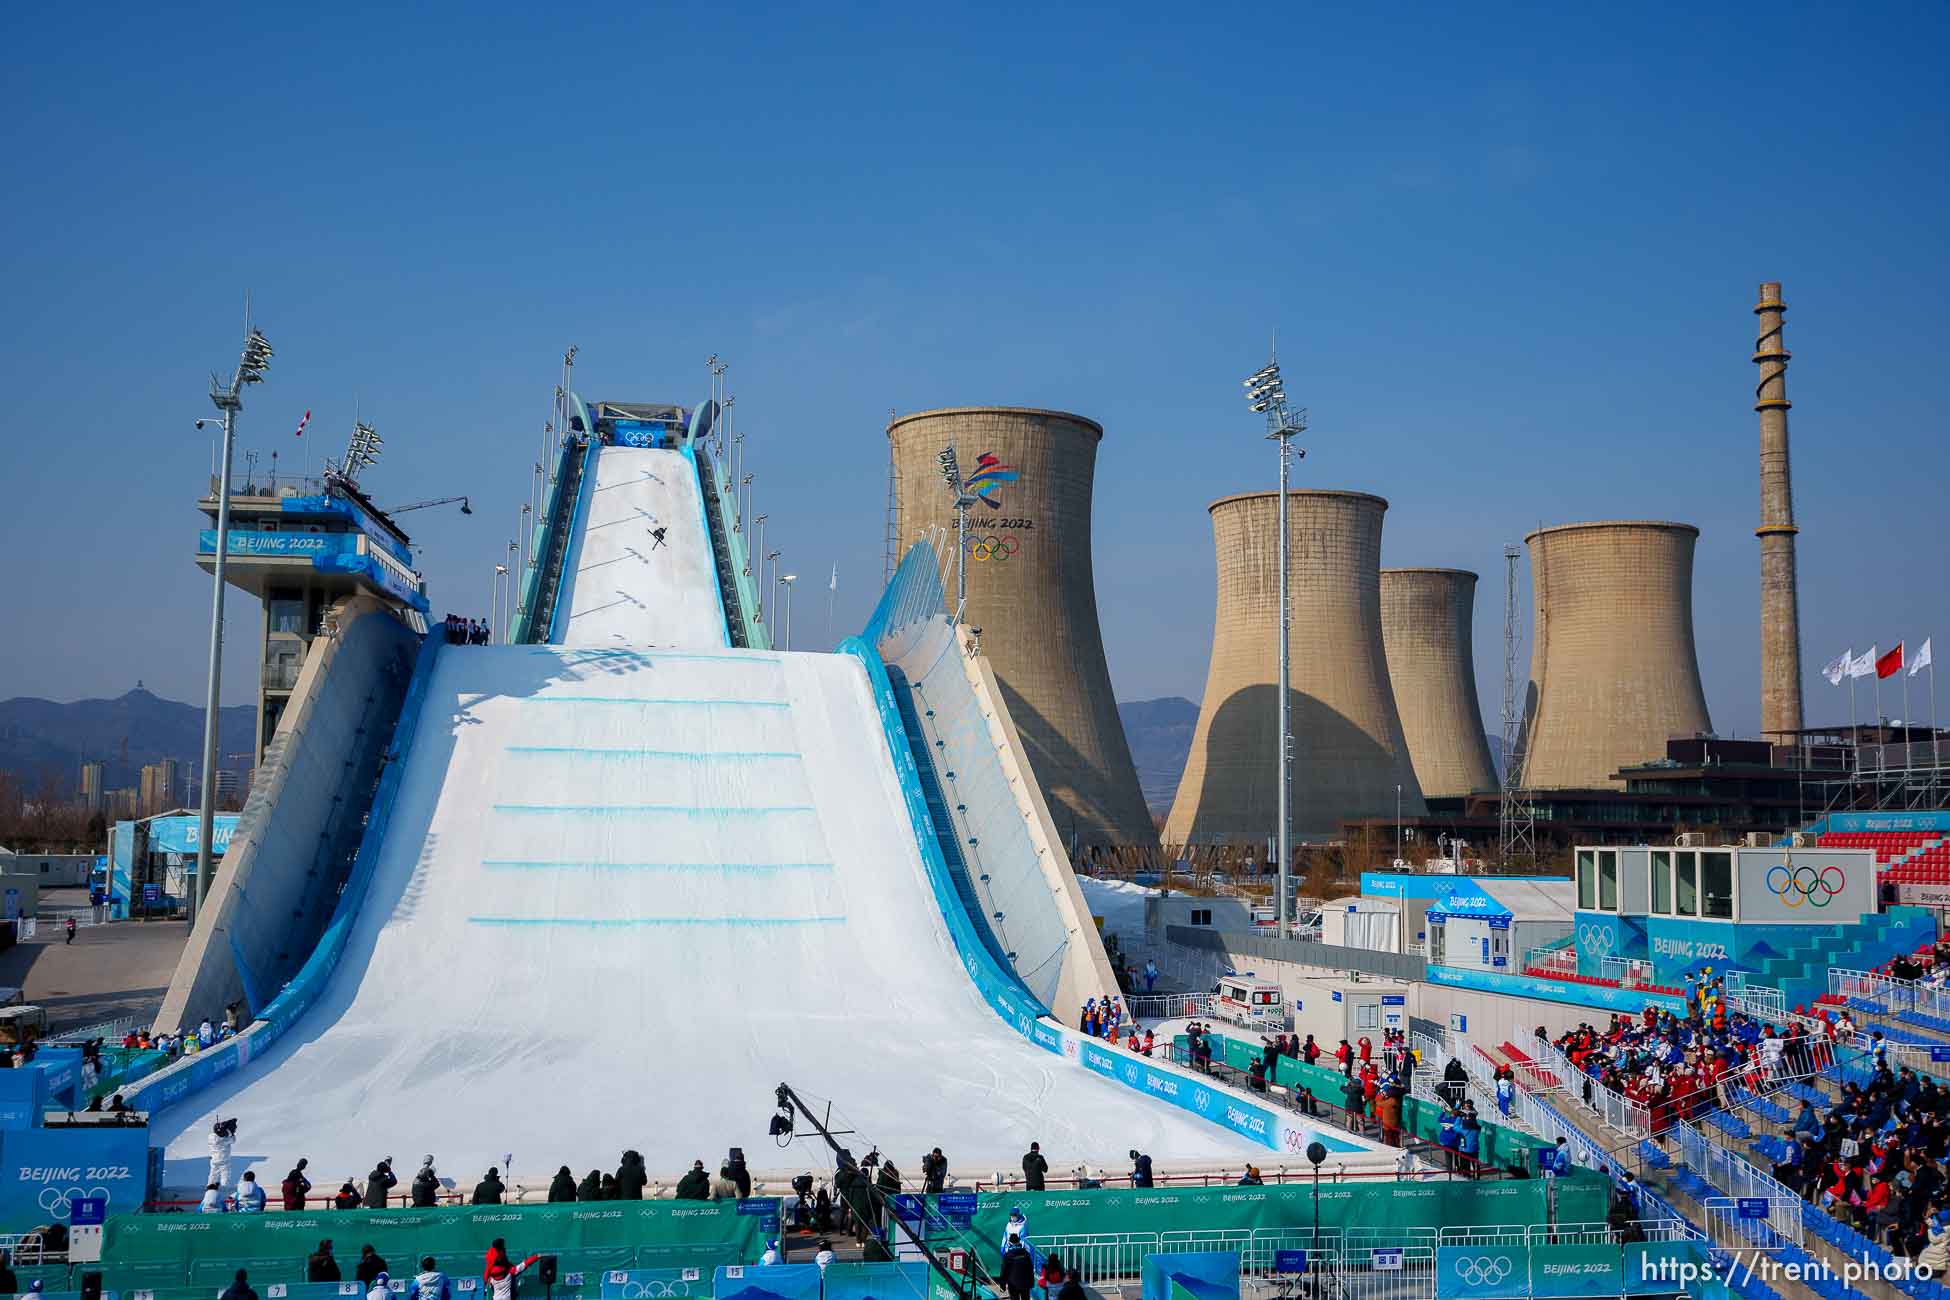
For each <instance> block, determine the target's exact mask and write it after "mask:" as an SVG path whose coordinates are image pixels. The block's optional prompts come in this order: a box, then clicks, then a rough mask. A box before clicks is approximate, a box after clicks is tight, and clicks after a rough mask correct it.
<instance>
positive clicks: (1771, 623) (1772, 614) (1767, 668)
mask: <svg viewBox="0 0 1950 1300" xmlns="http://www.w3.org/2000/svg"><path fill="white" fill-rule="evenodd" d="M1786 313H1787V304H1786V303H1784V302H1782V301H1781V286H1780V285H1779V284H1775V283H1769V284H1763V285H1761V287H1760V301H1759V302H1758V303H1755V304H1754V314H1755V315H1756V316H1758V317H1759V318H1760V337H1759V338H1757V339H1756V340H1755V341H1754V364H1755V365H1757V366H1759V367H1760V386H1759V387H1758V388H1756V389H1755V390H1754V409H1755V410H1756V411H1758V412H1760V527H1759V528H1756V529H1755V530H1754V534H1755V536H1757V537H1759V538H1760V729H1761V732H1762V733H1763V734H1776V735H1778V734H1779V733H1783V732H1789V731H1799V730H1800V729H1801V601H1800V596H1799V594H1798V592H1797V591H1796V588H1795V576H1794V535H1795V533H1796V532H1797V531H1799V530H1797V529H1796V528H1795V526H1794V484H1793V480H1792V478H1791V477H1790V475H1789V472H1788V417H1787V413H1788V407H1789V405H1791V403H1789V401H1788V398H1787V363H1788V351H1787V348H1786V347H1785V346H1784V345H1783V341H1782V335H1781V318H1782V316H1784V315H1785V314H1786Z"/></svg>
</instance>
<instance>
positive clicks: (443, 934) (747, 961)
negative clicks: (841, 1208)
mask: <svg viewBox="0 0 1950 1300" xmlns="http://www.w3.org/2000/svg"><path fill="white" fill-rule="evenodd" d="M879 717H880V715H879V712H878V710H877V704H876V701H875V699H874V698H873V695H872V693H871V691H870V688H869V681H868V676H867V673H866V672H864V671H863V669H862V665H861V663H860V662H858V661H856V660H855V659H854V658H851V657H846V656H830V655H808V654H766V653H760V652H746V651H718V652H692V653H685V652H672V651H606V650H594V649H577V648H574V647H558V646H548V647H541V646H514V647H492V648H479V647H473V648H460V647H449V648H447V649H446V650H445V652H444V653H442V654H441V655H440V656H439V658H438V661H437V663H436V664H435V666H434V669H433V675H432V678H431V681H430V682H429V685H428V692H427V697H426V701H425V704H424V706H423V708H422V710H421V713H420V716H419V719H418V723H417V731H416V735H415V737H414V740H413V745H412V749H411V756H410V758H409V759H408V762H407V766H406V769H405V772H404V774H403V776H402V778H401V783H400V793H399V799H398V803H397V805H396V808H395V810H394V814H393V817H392V822H391V826H390V829H389V830H388V832H387V834H386V837H385V841H384V843H383V844H382V846H381V848H380V850H379V853H378V858H377V862H376V867H375V875H374V879H373V883H372V886H371V889H370V892H369V893H368V895H367V897H366V899H365V900H364V903H363V905H362V906H361V908H360V911H359V913H358V917H357V920H356V923H355V924H354V925H353V926H352V930H351V934H350V938H349V942H348V943H347V945H346V949H345V952H344V955H343V957H342V959H341V960H340V962H339V965H338V967H337V969H336V971H335V972H334V974H333V976H332V978H331V980H330V982H329V984H328V985H327V986H326V988H325V991H324V993H323V995H322V996H321V997H320V999H319V1001H318V1002H317V1004H316V1005H315V1006H314V1007H313V1008H312V1009H311V1010H310V1011H309V1012H308V1013H307V1014H306V1015H305V1016H304V1018H303V1019H302V1020H300V1021H299V1022H298V1023H297V1024H295V1025H294V1026H293V1027H292V1030H291V1031H290V1032H289V1033H287V1034H286V1036H285V1037H284V1038H282V1039H281V1040H279V1041H278V1042H277V1043H276V1044H274V1045H272V1046H270V1047H269V1048H268V1049H266V1050H265V1051H263V1052H262V1053H261V1054H258V1055H257V1057H256V1059H253V1060H251V1061H249V1062H248V1063H247V1064H245V1065H244V1066H243V1068H242V1069H241V1070H239V1071H238V1072H237V1073H235V1074H233V1075H231V1076H229V1077H228V1078H225V1079H223V1080H221V1081H220V1082H218V1083H217V1084H215V1085H213V1086H211V1087H210V1088H208V1089H207V1090H205V1091H203V1092H201V1093H198V1094H196V1095H194V1096H192V1097H190V1098H187V1099H185V1101H184V1102H183V1103H182V1104H181V1105H178V1106H175V1107H172V1108H170V1109H168V1110H166V1111H164V1112H163V1113H162V1114H161V1115H159V1116H158V1118H157V1123H156V1126H155V1128H156V1139H157V1140H158V1141H159V1142H161V1143H163V1144H165V1145H166V1147H167V1151H168V1156H169V1158H170V1161H171V1168H170V1172H169V1182H170V1183H171V1184H172V1185H181V1184H195V1183H199V1182H200V1181H201V1174H200V1162H201V1161H202V1160H203V1159H204V1158H205V1156H206V1155H207V1151H206V1146H205V1134H207V1132H208V1130H209V1126H210V1124H211V1123H212V1122H213V1121H214V1118H215V1117H216V1116H217V1115H219V1114H221V1115H224V1116H232V1115H235V1116H237V1117H238V1118H239V1119H240V1120H241V1131H240V1135H239V1140H238V1146H237V1152H238V1157H239V1161H240V1163H239V1164H238V1165H237V1167H236V1168H237V1171H241V1169H242V1168H243V1167H244V1166H243V1164H242V1163H241V1161H243V1160H244V1159H246V1158H248V1159H249V1160H250V1161H252V1162H253V1163H257V1164H258V1166H259V1168H260V1170H261V1171H262V1172H260V1178H262V1177H265V1176H272V1177H279V1176H282V1174H283V1171H284V1170H285V1169H286V1168H288V1167H289V1164H290V1163H291V1161H292V1160H294V1159H295V1158H296V1157H297V1156H299V1155H304V1154H309V1155H311V1156H312V1157H313V1159H314V1161H315V1162H317V1161H320V1160H321V1157H323V1158H325V1159H327V1160H329V1163H330V1165H331V1167H333V1168H337V1167H339V1166H340V1165H341V1164H342V1163H343V1164H344V1166H345V1167H347V1168H351V1167H354V1166H359V1167H368V1166H369V1164H370V1162H371V1161H373V1160H376V1159H378V1158H379V1157H381V1156H385V1155H392V1156H396V1157H398V1158H399V1160H400V1161H401V1162H403V1163H404V1164H406V1165H407V1167H409V1168H410V1167H411V1164H412V1163H413V1157H415V1156H417V1155H418V1154H420V1153H424V1152H432V1153H434V1154H435V1155H436V1156H437V1157H438V1159H439V1161H440V1164H441V1167H442V1169H443V1170H444V1171H446V1172H448V1173H449V1174H451V1175H454V1176H459V1177H465V1178H472V1177H475V1176H478V1173H479V1171H480V1170H481V1169H483V1168H485V1167H486V1166H487V1165H488V1164H495V1163H501V1162H502V1161H503V1159H504V1157H505V1156H507V1155H508V1154H509V1153H513V1155H514V1165H515V1168H516V1169H517V1170H518V1171H525V1170H538V1169H543V1168H544V1167H545V1168H547V1169H553V1167H554V1166H555V1165H557V1164H560V1163H563V1162H567V1163H569V1164H570V1165H571V1166H572V1167H575V1168H578V1169H581V1168H588V1167H590V1166H592V1165H606V1164H607V1163H608V1162H611V1161H613V1160H614V1159H615V1158H616V1153H617V1152H618V1151H619V1150H621V1149H622V1148H623V1147H626V1146H633V1147H636V1148H637V1149H639V1150H641V1151H642V1152H643V1153H644V1155H645V1156H646V1158H647V1160H648V1163H649V1165H650V1167H651V1168H652V1169H653V1170H659V1171H667V1172H672V1173H674V1172H677V1171H680V1170H682V1169H684V1168H687V1167H688V1166H689V1163H690V1161H691V1160H693V1159H696V1158H700V1157H702V1158H706V1159H712V1158H716V1156H717V1155H719V1154H721V1153H722V1151H723V1150H724V1148H726V1147H728V1146H732V1145H742V1146H744V1147H745V1148H746V1150H747V1152H748V1153H749V1155H750V1157H751V1161H752V1164H753V1166H754V1167H756V1168H761V1169H763V1168H768V1167H769V1168H777V1169H784V1168H788V1167H793V1168H797V1167H823V1166H824V1163H825V1161H824V1157H823V1156H821V1155H820V1154H819V1153H818V1152H815V1151H811V1150H808V1151H804V1152H800V1151H794V1152H793V1153H791V1154H786V1153H778V1154H777V1155H776V1156H774V1155H773V1153H772V1152H771V1151H770V1149H769V1148H768V1146H767V1143H768V1141H769V1139H768V1138H767V1136H766V1132H765V1125H766V1122H767V1120H768V1118H769V1115H770V1109H771V1090H772V1088H773V1086H774V1085H775V1084H777V1083H778V1082H779V1081H780V1080H782V1079H783V1080H789V1081H791V1082H792V1083H793V1084H794V1085H795V1086H796V1087H798V1088H800V1089H801V1090H802V1091H804V1092H805V1093H806V1094H808V1095H809V1096H814V1097H820V1098H831V1099H833V1101H834V1102H835V1104H836V1107H837V1109H838V1114H840V1115H841V1116H843V1117H844V1118H845V1120H846V1121H847V1127H851V1128H854V1129H857V1130H858V1131H859V1132H858V1137H857V1139H856V1141H857V1144H858V1145H859V1146H860V1147H862V1148H864V1147H865V1146H869V1145H872V1144H874V1143H876V1142H877V1143H879V1144H880V1145H881V1146H882V1147H883V1148H884V1149H885V1150H887V1151H888V1152H889V1153H890V1154H892V1155H893V1156H894V1158H895V1159H897V1160H899V1161H901V1162H902V1163H903V1164H904V1165H905V1164H911V1163H913V1162H915V1161H916V1160H917V1158H918V1156H919V1154H920V1153H921V1152H922V1151H925V1150H927V1149H928V1148H929V1147H932V1146H934V1145H936V1144H940V1145H941V1146H943V1148H944V1149H945V1150H947V1151H948V1152H949V1154H950V1156H951V1158H952V1159H953V1160H954V1161H955V1162H956V1166H957V1167H958V1168H962V1169H968V1168H971V1167H972V1168H998V1167H999V1168H1010V1167H1013V1165H1014V1164H1015V1163H1016V1161H1017V1160H1018V1159H1019V1157H1020V1156H1021V1153H1022V1151H1023V1150H1024V1149H1026V1146H1027V1143H1028V1142H1030V1141H1031V1140H1036V1141H1040V1142H1042V1143H1043V1146H1044V1149H1045V1151H1047V1152H1049V1153H1050V1155H1051V1157H1052V1159H1053V1160H1054V1161H1057V1162H1060V1163H1070V1162H1076V1161H1088V1162H1090V1163H1092V1164H1094V1165H1098V1166H1100V1167H1102V1166H1115V1165H1118V1164H1119V1163H1120V1162H1121V1161H1122V1160H1123V1159H1124V1154H1125V1152H1126V1151H1127V1150H1129V1149H1130V1148H1131V1147H1138V1148H1141V1149H1144V1150H1146V1151H1148V1152H1150V1153H1151V1154H1152V1155H1153V1156H1154V1157H1155V1158H1157V1159H1159V1160H1160V1161H1166V1160H1198V1161H1214V1160H1223V1159H1226V1158H1228V1157H1230V1158H1235V1159H1236V1158H1238V1157H1239V1156H1241V1155H1245V1154H1250V1153H1259V1154H1264V1153H1265V1150H1266V1146H1265V1143H1264V1142H1254V1141H1251V1140H1250V1139H1248V1138H1247V1137H1244V1136H1240V1135H1237V1134H1234V1133H1230V1132H1227V1131H1224V1130H1223V1129H1222V1128H1220V1127H1216V1126H1215V1125H1214V1124H1208V1123H1204V1122H1201V1121H1200V1120H1198V1119H1195V1118H1193V1117H1192V1115H1191V1114H1189V1113H1181V1112H1178V1111H1174V1110H1172V1109H1168V1108H1167V1107H1164V1106H1160V1105H1158V1104H1157V1103H1156V1102H1155V1101H1149V1100H1147V1099H1146V1098H1145V1097H1143V1096H1141V1095H1139V1094H1138V1093H1136V1092H1132V1091H1130V1090H1129V1089H1128V1088H1126V1087H1124V1086H1121V1085H1120V1084H1118V1083H1113V1082H1110V1081H1109V1080H1105V1079H1099V1078H1094V1077H1092V1075H1091V1073H1090V1072H1089V1071H1090V1070H1096V1071H1097V1072H1098V1073H1112V1074H1113V1075H1115V1074H1116V1073H1117V1072H1118V1071H1119V1070H1120V1069H1121V1068H1122V1067H1123V1066H1124V1064H1125V1063H1124V1062H1122V1061H1114V1058H1111V1057H1110V1056H1109V1054H1108V1053H1103V1052H1102V1049H1100V1048H1093V1047H1091V1046H1089V1045H1087V1044H1084V1045H1081V1047H1080V1048H1079V1046H1078V1045H1077V1044H1075V1043H1074V1042H1065V1043H1063V1044H1062V1045H1061V1046H1060V1047H1059V1048H1058V1050H1059V1052H1060V1053H1061V1054H1056V1055H1053V1054H1051V1052H1049V1051H1042V1050H1038V1048H1037V1047H1036V1046H1033V1045H1032V1044H1031V1043H1030V1042H1029V1041H1026V1040H1025V1039H1024V1038H1023V1037H1021V1036H1019V1032H1018V1029H1019V1027H1015V1026H1011V1025H1009V1024H1005V1023H1004V1022H1003V1021H1002V1020H1001V1019H999V1018H998V1016H997V1015H996V1013H995V1011H994V1010H992V1009H991V1007H990V1006H989V1005H987V1004H986V1003H985V1002H984V1000H983V997H982V995H981V993H979V992H978V991H977V989H976V987H975V986H974V984H973V983H971V981H970V979H969V978H968V976H967V975H966V974H965V973H964V970H963V968H962V962H961V960H960V958H959V957H958V955H957V952H956V948H955V944H954V942H953V939H952V938H951V936H950V933H949V930H948V926H947V924H946V922H945V918H944V914H943V911H942V908H941V906H940V904H939V902H938V899H937V895H936V892H935V890H934V888H933V886H932V885H931V883H930V881H929V879H928V876H927V870H926V867H925V866H924V864H923V862H922V859H921V851H920V848H919V847H918V846H917V844H916V841H915V837H914V835H913V832H912V829H911V822H910V816H909V811H908V809H907V808H906V807H905V806H904V794H903V790H902V787H901V783H900V781H899V780H898V779H897V777H896V773H895V771H894V768H893V765H892V760H891V757H890V755H889V752H888V747H887V744H886V741H885V738H884V735H883V734H882V732H881V729H880V721H879ZM1038 1027H1039V1028H1040V1027H1042V1026H1041V1025H1040V1024H1039V1026H1038ZM1049 1028H1050V1029H1051V1030H1054V1029H1055V1027H1054V1026H1050V1027H1049ZM1045 1046H1053V1044H1046V1045H1045ZM1086 1054H1088V1055H1090V1056H1092V1057H1093V1058H1096V1057H1099V1056H1101V1058H1102V1059H1097V1060H1083V1059H1081V1058H1082V1057H1083V1056H1084V1055H1086ZM1113 1062H1114V1063H1113ZM1079 1064H1081V1065H1083V1066H1084V1067H1085V1068H1084V1069H1079V1068H1077V1067H1078V1065H1079ZM1188 1086H1189V1083H1188ZM1212 1093H1213V1097H1214V1101H1215V1104H1217V1105H1219V1107H1220V1109H1222V1110H1223V1109H1224V1108H1225V1107H1226V1106H1229V1105H1231V1102H1230V1100H1229V1099H1227V1098H1226V1097H1225V1095H1224V1094H1222V1093H1220V1092H1219V1090H1216V1089H1215V1090H1212ZM1179 1104H1180V1105H1183V1104H1184V1103H1183V1102H1182V1101H1181V1102H1180V1103H1179ZM1212 1118H1214V1119H1215V1120H1217V1121H1218V1122H1221V1123H1223V1122H1224V1121H1223V1119H1222V1118H1221V1117H1220V1116H1217V1115H1215V1116H1213V1117H1212ZM1268 1136H1269V1137H1270V1136H1271V1135H1268ZM233 1176H235V1173H233Z"/></svg>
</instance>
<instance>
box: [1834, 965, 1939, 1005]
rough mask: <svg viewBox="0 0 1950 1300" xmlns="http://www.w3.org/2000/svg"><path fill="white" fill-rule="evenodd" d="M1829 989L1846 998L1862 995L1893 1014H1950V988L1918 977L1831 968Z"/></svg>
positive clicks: (1864, 998) (1860, 996) (1861, 996)
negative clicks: (1911, 977) (1924, 981)
mask: <svg viewBox="0 0 1950 1300" xmlns="http://www.w3.org/2000/svg"><path fill="white" fill-rule="evenodd" d="M1828 991H1829V992H1830V993H1832V994H1838V995H1840V996H1841V997H1845V998H1862V999H1863V1000H1865V1001H1869V1002H1875V1003H1878V1004H1880V1005H1881V1006H1882V1008H1883V1010H1884V1011H1885V1012H1887V1013H1888V1014H1889V1015H1892V1016H1895V1015H1901V1014H1902V1013H1903V1012H1905V1011H1915V1012H1920V1013H1921V1014H1923V1015H1926V1016H1950V987H1946V986H1944V985H1941V984H1925V983H1922V982H1921V981H1918V980H1899V979H1892V978H1891V977H1889V976H1887V975H1878V974H1876V973H1874V972H1873V971H1862V970H1843V969H1840V968H1833V967H1832V968H1830V970H1829V972H1828Z"/></svg>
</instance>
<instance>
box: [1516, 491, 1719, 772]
mask: <svg viewBox="0 0 1950 1300" xmlns="http://www.w3.org/2000/svg"><path fill="white" fill-rule="evenodd" d="M1698 539H1699V529H1697V528H1695V527H1693V526H1692V525H1691V524H1674V523H1654V522H1645V521H1629V522H1621V521H1609V522H1603V523H1587V524H1561V525H1558V526H1557V527H1553V528H1541V529H1539V530H1537V531H1536V532H1534V533H1531V534H1530V535H1529V536H1528V537H1526V538H1525V539H1524V540H1525V541H1526V542H1527V543H1528V544H1529V546H1530V576H1531V592H1532V596H1533V609H1534V617H1533V622H1532V625H1531V626H1532V628H1533V629H1534V630H1533V633H1532V641H1531V661H1530V684H1529V688H1528V692H1527V696H1526V699H1525V705H1524V737H1523V741H1522V745H1521V753H1522V754H1523V779H1522V785H1523V786H1524V787H1525V788H1526V789H1533V790H1559V789H1583V790H1600V789H1615V788H1619V787H1621V786H1622V785H1623V782H1622V781H1620V780H1616V779H1614V774H1616V773H1617V772H1618V771H1619V769H1620V768H1623V767H1627V766H1631V765H1634V764H1639V763H1645V762H1648V761H1651V760H1653V759H1657V758H1662V757H1663V756H1664V755H1665V753H1666V741H1667V740H1669V739H1671V738H1673V737H1678V736H1697V735H1704V734H1707V733H1709V732H1711V731H1712V729H1713V723H1712V720H1711V719H1710V718H1709V717H1708V716H1707V712H1706V692H1705V690H1704V689H1703V688H1702V687H1701V685H1700V677H1699V657H1698V655H1697V653H1696V652H1695V650H1694V645H1693V547H1694V544H1695V542H1697V541H1698Z"/></svg>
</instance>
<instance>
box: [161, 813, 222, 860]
mask: <svg viewBox="0 0 1950 1300" xmlns="http://www.w3.org/2000/svg"><path fill="white" fill-rule="evenodd" d="M239 816H240V814H238V813H217V814H215V815H214V816H213V817H211V819H210V846H211V848H213V849H215V850H216V851H217V852H218V853H223V852H226V851H227V850H228V849H229V848H230V836H231V834H232V832H234V831H235V830H236V829H237V819H238V817H239ZM196 829H197V819H196V818H194V817H156V818H153V819H151V821H150V822H149V851H150V852H151V853H181V854H184V855H185V856H189V857H194V856H195V855H196V850H197V842H196Z"/></svg>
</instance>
